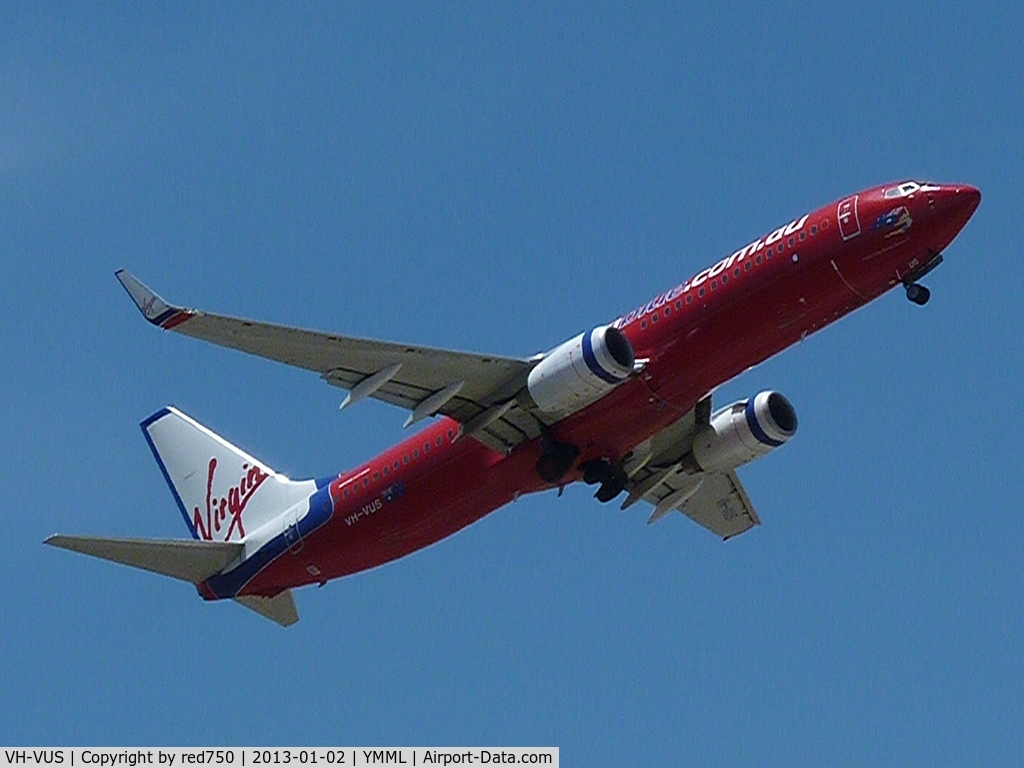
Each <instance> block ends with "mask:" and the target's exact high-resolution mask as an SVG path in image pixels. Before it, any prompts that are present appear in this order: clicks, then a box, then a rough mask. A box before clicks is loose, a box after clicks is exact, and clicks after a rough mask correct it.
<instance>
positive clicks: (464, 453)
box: [242, 182, 981, 594]
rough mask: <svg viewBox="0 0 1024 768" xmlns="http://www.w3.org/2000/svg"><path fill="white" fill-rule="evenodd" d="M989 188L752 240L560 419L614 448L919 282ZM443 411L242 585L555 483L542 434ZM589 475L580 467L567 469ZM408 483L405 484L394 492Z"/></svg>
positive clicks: (338, 483) (358, 556)
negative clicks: (478, 425)
mask: <svg viewBox="0 0 1024 768" xmlns="http://www.w3.org/2000/svg"><path fill="white" fill-rule="evenodd" d="M980 199H981V195H980V193H979V192H978V190H977V189H974V188H973V187H970V186H966V185H947V184H944V185H923V186H921V185H916V184H912V183H908V182H904V183H902V184H901V183H894V184H889V185H885V186H880V187H875V188H873V189H868V190H865V191H863V192H860V193H858V194H856V195H851V196H849V197H847V198H844V199H843V200H840V201H837V202H834V203H830V204H829V205H826V206H824V207H822V208H819V209H817V210H815V211H813V212H811V213H809V214H807V215H806V216H803V217H801V218H799V219H796V220H794V221H793V222H791V223H790V224H789V225H784V226H783V227H780V228H779V229H778V230H775V231H774V232H772V233H770V234H768V235H766V236H764V237H761V238H759V239H758V240H755V241H754V242H753V243H751V244H750V245H748V246H747V247H745V248H743V249H740V250H739V251H737V252H736V253H733V254H731V255H730V256H727V257H725V258H723V259H722V260H721V261H720V262H718V263H716V264H715V265H713V266H712V267H709V268H708V269H705V270H702V271H701V272H699V273H697V274H696V275H694V276H693V277H692V278H690V279H689V280H687V281H686V282H685V283H682V284H680V285H678V286H676V287H675V288H673V289H672V290H670V291H667V292H666V293H663V294H661V295H659V296H658V297H656V298H655V299H653V300H652V301H650V302H648V303H647V304H645V305H643V306H642V307H640V308H638V309H637V310H634V311H632V312H630V313H628V314H626V315H624V316H623V317H621V318H619V319H618V320H617V321H616V325H618V327H619V328H620V329H621V330H622V332H623V333H624V334H625V335H626V337H627V338H628V339H629V340H630V342H631V343H632V345H633V348H634V350H635V351H636V355H637V357H638V358H646V359H648V360H649V362H648V363H647V364H646V366H645V367H644V368H643V370H642V372H641V374H640V375H639V376H635V377H633V378H631V379H629V380H628V381H626V382H625V383H623V384H621V385H620V386H618V387H616V388H615V389H614V390H612V391H611V392H610V393H609V394H608V395H606V396H605V397H603V398H601V399H600V400H598V401H597V402H595V403H593V404H592V405H590V406H588V407H586V408H584V409H583V410H581V411H578V412H577V413H574V414H573V415H571V416H569V417H567V418H565V419H563V420H562V421H560V422H558V423H557V424H555V425H553V426H552V428H551V437H553V438H555V439H557V440H558V441H561V442H564V443H568V444H571V445H575V446H578V447H579V448H580V451H581V452H580V455H579V457H578V460H577V462H576V465H575V466H578V465H579V464H581V463H583V462H585V461H587V460H589V459H595V458H607V459H610V460H612V461H615V460H618V459H620V458H621V457H623V456H625V455H626V454H627V453H628V452H629V451H630V450H631V449H632V448H634V447H635V446H636V445H638V444H639V443H641V442H642V441H644V440H646V439H647V438H649V437H651V436H652V435H654V434H655V433H657V432H659V431H660V430H662V429H664V428H665V427H667V426H668V425H669V424H671V423H673V422H675V421H676V420H678V419H679V418H680V417H682V416H683V415H684V414H686V413H687V412H689V411H690V410H691V409H692V408H693V407H694V405H695V404H696V403H697V402H698V400H700V399H701V398H702V397H703V396H704V395H706V394H707V393H708V392H710V391H711V390H713V389H714V388H715V387H717V386H719V385H720V384H722V383H723V382H725V381H728V380H729V379H731V378H733V377H734V376H736V375H737V374H739V373H741V372H742V371H744V370H746V369H747V368H749V367H751V366H753V365H756V364H757V363H760V362H761V361H763V360H765V359H766V358H768V357H770V356H772V355H774V354H776V353H777V352H780V351H781V350H783V349H785V348H786V347H788V346H790V345H791V344H793V343H794V342H796V341H799V340H800V339H802V338H804V337H805V336H806V335H808V334H810V333H813V332H815V331H817V330H819V329H820V328H823V327H824V326H826V325H828V324H829V323H831V322H833V321H835V320H838V319H839V318H840V317H842V316H843V315H846V314H847V313H849V312H852V311H853V310H855V309H857V308H858V307H860V306H863V305H864V304H866V303H868V302H869V301H871V300H872V299H874V298H877V297H878V296H880V295H881V294H882V293H884V292H886V291H888V290H889V289H890V288H893V287H895V286H897V285H901V284H905V283H908V282H911V281H913V280H914V279H915V278H916V276H917V275H918V274H920V273H921V272H922V271H923V270H924V269H925V268H926V266H928V265H929V263H934V259H935V257H936V256H937V255H938V254H940V253H941V252H942V251H943V249H945V248H946V246H947V245H949V243H950V242H951V241H952V240H953V238H954V237H956V235H957V234H958V233H959V232H960V230H961V229H962V228H963V226H964V225H965V224H966V223H967V220H968V219H969V218H970V217H971V215H972V214H973V213H974V210H975V209H976V208H977V206H978V203H979V202H980ZM458 433H459V425H458V424H457V423H456V422H454V421H452V420H451V419H447V418H441V419H439V420H437V421H436V422H435V423H433V424H432V425H431V426H429V427H427V428H426V429H424V430H422V431H421V432H419V433H418V434H416V435H414V436H413V437H410V438H409V439H407V440H404V441H403V442H401V443H399V444H398V445H396V446H394V447H393V448H391V449H389V450H387V451H385V452H384V453H382V454H381V455H379V456H377V457H375V458H373V459H371V460H370V461H368V462H366V463H365V464H363V465H361V466H359V467H356V468H355V469H353V470H351V471H349V472H346V473H343V474H342V475H340V476H339V477H338V478H337V479H336V480H334V481H332V482H331V484H330V494H331V499H332V501H333V515H332V517H331V519H330V521H329V522H328V523H327V524H326V525H324V526H323V527H322V528H320V529H318V530H317V531H316V532H315V533H314V534H312V535H311V536H309V537H308V538H307V539H306V540H305V541H304V542H303V546H302V547H301V548H298V551H296V552H294V553H293V552H291V551H289V552H285V553H284V554H283V555H281V556H280V557H278V558H277V559H276V560H275V561H274V562H273V563H271V564H270V565H268V566H267V567H266V568H264V569H263V570H262V571H260V572H259V573H258V574H257V575H256V576H255V577H254V578H253V579H252V580H251V581H250V582H249V583H248V584H246V585H245V587H244V588H243V590H242V593H243V594H274V593H276V592H277V591H279V590H280V589H283V588H287V587H294V586H299V585H303V584H309V583H317V582H320V583H323V582H325V581H327V580H329V579H333V578H337V577H339V576H345V575H347V574H351V573H356V572H357V571H362V570H365V569H367V568H373V567H374V566H378V565H381V564H383V563H387V562H389V561H391V560H394V559H396V558H399V557H402V556H403V555H407V554H409V553H410V552H414V551H416V550H418V549H422V548H423V547H426V546H428V545H430V544H433V543H434V542H436V541H439V540H440V539H443V538H445V537H446V536H450V535H451V534H453V533H455V532H456V531H458V530H460V529H461V528H464V527H465V526H467V525H469V524H470V523H472V522H474V521H476V520H479V519H480V518H482V517H483V516H484V515H486V514H488V513H489V512H492V511H493V510H495V509H497V508H498V507H501V506H502V505H504V504H507V503H508V502H510V501H513V500H514V499H515V498H517V497H518V496H520V495H522V494H524V493H533V492H536V491H541V490H545V489H548V488H551V487H552V484H549V483H545V482H544V481H542V480H541V479H540V477H539V476H538V474H537V471H536V469H535V465H536V462H537V459H538V458H539V457H540V455H541V445H540V442H541V441H540V440H539V439H538V440H534V441H531V442H527V443H524V444H522V445H520V446H518V447H517V448H515V449H514V450H513V451H512V452H511V453H509V454H508V455H506V454H504V453H498V452H495V451H493V450H491V449H489V448H487V447H486V446H484V445H483V444H482V443H480V442H478V441H476V440H474V439H461V440H456V439H455V438H456V437H457V435H458ZM579 478H580V473H579V471H578V470H576V469H573V470H572V471H571V472H570V473H569V474H568V475H567V476H566V477H564V478H563V479H562V480H561V481H560V483H559V484H563V485H564V484H566V483H568V482H573V481H575V480H578V479H579ZM396 488H398V489H400V493H394V492H390V491H391V489H396Z"/></svg>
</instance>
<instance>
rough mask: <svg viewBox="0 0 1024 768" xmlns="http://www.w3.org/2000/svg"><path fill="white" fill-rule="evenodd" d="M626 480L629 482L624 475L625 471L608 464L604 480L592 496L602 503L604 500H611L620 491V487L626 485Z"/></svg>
mask: <svg viewBox="0 0 1024 768" xmlns="http://www.w3.org/2000/svg"><path fill="white" fill-rule="evenodd" d="M627 482H629V478H628V477H626V473H625V472H624V471H623V470H622V468H621V467H616V466H614V465H610V466H609V467H608V472H607V474H606V475H605V477H604V481H603V482H602V483H601V487H600V488H598V489H597V493H595V494H594V498H595V499H597V500H598V501H600V502H601V503H602V504H604V503H605V502H606V501H611V500H612V499H614V498H615V497H616V496H618V495H619V494H620V493H622V489H623V488H625V487H626V483H627Z"/></svg>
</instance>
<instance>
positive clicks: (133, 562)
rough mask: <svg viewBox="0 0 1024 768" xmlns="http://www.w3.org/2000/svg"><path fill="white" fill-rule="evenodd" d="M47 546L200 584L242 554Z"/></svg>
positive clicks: (230, 548) (172, 543)
mask: <svg viewBox="0 0 1024 768" xmlns="http://www.w3.org/2000/svg"><path fill="white" fill-rule="evenodd" d="M43 543H44V544H49V545H50V546H52V547H60V548H61V549H68V550H71V551H72V552H81V553H82V554H83V555H92V556H93V557H100V558H103V559H104V560H110V561H112V562H115V563H121V564H123V565H130V566H132V567H133V568H142V569H143V570H146V571H152V572H153V573H159V574H161V575H163V576H170V577H172V578H175V579H181V580H182V581H188V582H191V583H192V584H198V583H200V582H202V581H205V580H206V579H208V578H210V577H211V576H213V575H214V574H215V573H220V572H221V571H222V570H223V569H224V568H225V567H227V565H229V564H230V563H231V562H232V561H233V560H235V559H237V558H238V557H239V556H240V555H241V554H242V548H243V546H244V545H242V544H241V543H239V542H228V541H193V540H191V539H183V540H178V539H105V538H99V537H96V536H51V537H50V538H48V539H47V540H46V541H44V542H43Z"/></svg>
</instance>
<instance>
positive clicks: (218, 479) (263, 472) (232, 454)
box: [141, 407, 316, 541]
mask: <svg viewBox="0 0 1024 768" xmlns="http://www.w3.org/2000/svg"><path fill="white" fill-rule="evenodd" d="M141 426H142V432H143V434H144V435H145V436H146V442H148V443H149V447H150V449H151V450H152V451H153V456H154V457H155V458H156V461H157V464H159V465H160V470H161V471H162V472H163V475H164V479H165V480H166V481H167V485H168V486H170V489H171V493H173V494H174V498H175V501H177V502H178V508H179V509H180V510H181V514H182V516H183V517H184V518H185V524H186V525H187V526H188V529H189V531H190V532H191V534H192V537H193V538H194V539H203V540H206V541H239V540H241V539H243V538H245V535H246V533H247V532H248V531H253V530H256V529H257V528H259V527H260V526H261V525H263V524H265V523H267V522H269V521H270V520H272V519H273V518H275V517H277V516H278V515H280V514H281V513H282V512H284V511H285V510H287V509H288V508H289V507H291V506H292V505H294V504H296V503H298V502H299V501H301V500H302V499H304V498H306V497H308V496H309V495H310V494H312V493H314V492H315V491H316V483H315V482H314V481H313V480H303V481H298V482H296V481H293V480H289V479H288V478H287V477H285V476H284V475H282V474H279V473H277V472H275V471H274V470H273V469H271V468H270V467H268V466H267V465H266V464H264V463H263V462H261V461H259V460H258V459H255V458H253V457H252V456H250V455H249V454H247V453H246V452H245V451H243V450H242V449H240V448H237V447H235V446H234V445H232V444H231V443H229V442H228V441H227V440H225V439H224V438H222V437H220V436H219V435H217V434H215V433H214V432H212V431H211V430H209V429H207V428H206V427H204V426H203V425H202V424H200V423H199V422H197V421H195V420H194V419H191V418H189V417H188V416H186V415H185V414H184V413H182V412H181V411H179V410H178V409H176V408H173V407H169V408H163V409H161V410H159V411H157V412H156V413H154V414H153V415H152V416H150V417H149V418H148V419H146V420H145V421H143V422H142V425H141Z"/></svg>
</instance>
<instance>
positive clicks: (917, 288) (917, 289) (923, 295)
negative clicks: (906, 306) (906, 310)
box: [907, 283, 932, 307]
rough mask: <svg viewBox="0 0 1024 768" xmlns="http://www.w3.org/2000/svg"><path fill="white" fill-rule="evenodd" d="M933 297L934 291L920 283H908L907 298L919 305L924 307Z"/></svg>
mask: <svg viewBox="0 0 1024 768" xmlns="http://www.w3.org/2000/svg"><path fill="white" fill-rule="evenodd" d="M931 297H932V292H931V291H929V290H928V289H927V288H925V287H924V286H923V285H921V284H920V283H909V284H908V285H907V298H908V299H910V300H911V301H912V302H914V303H915V304H917V305H918V306H919V307H923V306H924V305H925V304H927V303H928V299H930V298H931Z"/></svg>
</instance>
